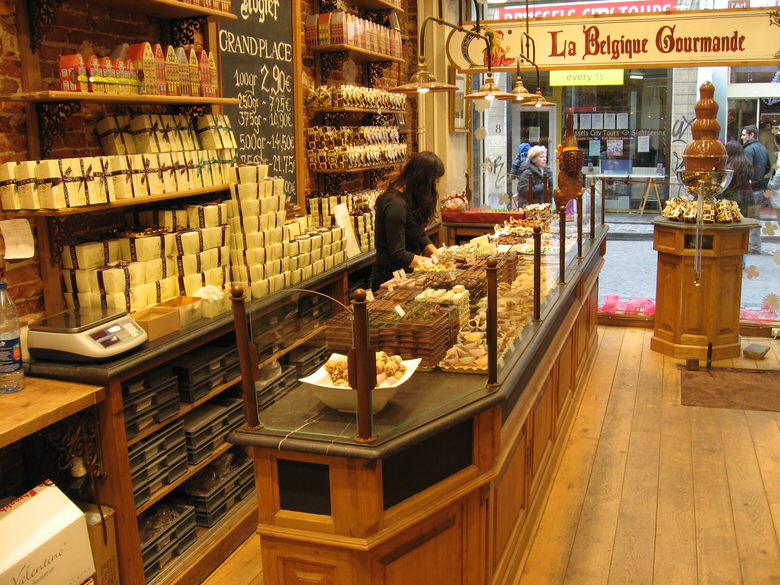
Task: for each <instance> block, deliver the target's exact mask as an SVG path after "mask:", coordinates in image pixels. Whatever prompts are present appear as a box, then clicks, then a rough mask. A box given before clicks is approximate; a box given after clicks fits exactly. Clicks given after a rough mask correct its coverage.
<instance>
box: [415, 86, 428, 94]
mask: <svg viewBox="0 0 780 585" xmlns="http://www.w3.org/2000/svg"><path fill="white" fill-rule="evenodd" d="M429 91H430V88H427V87H418V88H417V93H428V92H429Z"/></svg>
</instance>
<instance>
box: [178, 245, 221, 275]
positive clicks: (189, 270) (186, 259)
mask: <svg viewBox="0 0 780 585" xmlns="http://www.w3.org/2000/svg"><path fill="white" fill-rule="evenodd" d="M218 249H219V248H212V249H211V250H204V251H203V252H200V253H198V254H185V255H183V256H177V257H176V263H177V266H178V272H179V275H181V276H190V275H192V274H197V273H199V272H206V271H207V270H212V269H214V268H218V267H219V266H220V264H219V254H218V252H217V250H218Z"/></svg>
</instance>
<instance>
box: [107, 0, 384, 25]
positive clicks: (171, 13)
mask: <svg viewBox="0 0 780 585" xmlns="http://www.w3.org/2000/svg"><path fill="white" fill-rule="evenodd" d="M234 1H237V0H234ZM370 1H371V2H380V3H382V0H370ZM95 2H97V3H99V4H104V5H106V6H116V7H118V8H122V9H124V10H131V11H133V12H142V13H144V14H149V15H151V16H160V17H162V18H192V17H195V16H207V17H209V18H211V19H212V20H214V21H220V20H237V19H238V16H236V15H235V14H233V13H231V12H223V11H222V10H214V9H212V8H205V7H203V6H196V5H195V4H187V3H186V2H179V1H178V0H134V1H133V2H127V1H126V0H95Z"/></svg>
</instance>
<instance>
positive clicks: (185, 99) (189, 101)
mask: <svg viewBox="0 0 780 585" xmlns="http://www.w3.org/2000/svg"><path fill="white" fill-rule="evenodd" d="M0 100H2V101H8V102H68V101H82V102H95V103H123V104H141V105H145V104H161V105H176V106H186V105H208V104H213V105H228V104H237V103H239V100H238V98H222V97H200V96H188V95H148V94H138V93H92V92H84V91H28V92H20V93H13V94H8V95H3V96H0Z"/></svg>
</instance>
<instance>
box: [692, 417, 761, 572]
mask: <svg viewBox="0 0 780 585" xmlns="http://www.w3.org/2000/svg"><path fill="white" fill-rule="evenodd" d="M687 408H691V409H692V410H693V457H692V460H693V489H694V509H695V514H696V544H697V562H698V571H699V578H698V582H699V584H700V585H742V584H743V581H742V575H741V572H740V567H739V551H738V550H737V544H736V536H735V532H734V517H733V514H732V510H731V496H730V493H729V485H728V477H727V475H726V462H725V460H724V454H723V443H722V436H721V431H720V417H721V416H722V415H721V412H720V410H721V409H717V408H699V407H695V406H691V407H687ZM744 585H752V584H750V583H745V584H744Z"/></svg>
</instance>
